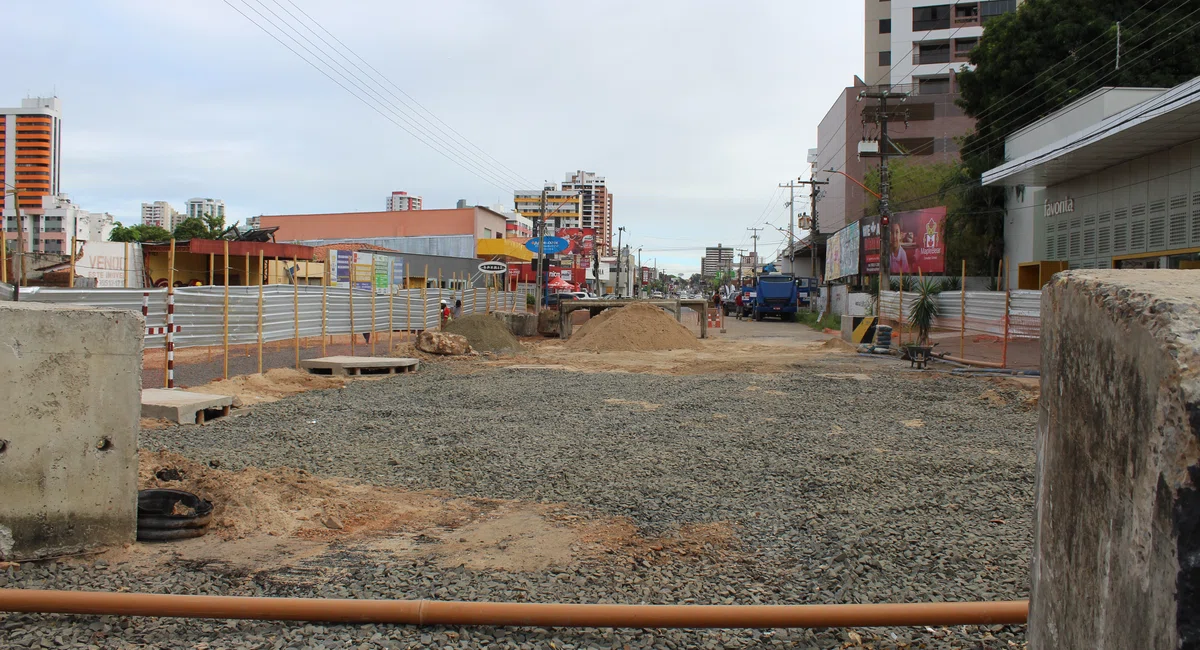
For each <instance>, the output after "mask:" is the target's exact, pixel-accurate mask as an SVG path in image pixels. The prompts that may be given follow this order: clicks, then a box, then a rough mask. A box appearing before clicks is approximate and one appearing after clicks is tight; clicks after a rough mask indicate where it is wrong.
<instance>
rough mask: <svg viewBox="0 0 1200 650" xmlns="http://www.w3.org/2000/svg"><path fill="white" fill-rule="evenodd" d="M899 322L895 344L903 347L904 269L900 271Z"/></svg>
mask: <svg viewBox="0 0 1200 650" xmlns="http://www.w3.org/2000/svg"><path fill="white" fill-rule="evenodd" d="M899 309H900V322H899V323H897V325H899V327H898V328H897V329H899V331H900V338H899V340H898V342H897V345H899V346H900V347H904V271H903V270H901V271H900V308H899Z"/></svg>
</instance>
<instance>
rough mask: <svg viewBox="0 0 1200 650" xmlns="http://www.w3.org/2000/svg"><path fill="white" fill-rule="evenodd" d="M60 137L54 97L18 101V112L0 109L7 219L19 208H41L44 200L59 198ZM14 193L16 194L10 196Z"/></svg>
mask: <svg viewBox="0 0 1200 650" xmlns="http://www.w3.org/2000/svg"><path fill="white" fill-rule="evenodd" d="M61 136H62V104H61V102H60V100H59V99H58V98H57V97H30V98H26V99H22V100H21V107H20V108H0V146H2V147H3V149H2V150H3V152H4V168H3V170H0V172H2V175H0V181H2V182H3V183H4V188H5V195H4V209H5V214H6V215H15V211H13V212H10V210H13V208H15V207H17V206H18V205H19V206H20V207H21V208H23V209H24V208H41V207H42V197H43V196H54V195H56V194H58V192H59V185H58V183H59V167H60V161H61V153H60V146H59V144H60V143H59V140H60V139H61ZM13 189H16V190H17V192H16V194H9V193H8V192H9V191H12V190H13ZM17 196H19V197H20V200H19V201H18V199H17Z"/></svg>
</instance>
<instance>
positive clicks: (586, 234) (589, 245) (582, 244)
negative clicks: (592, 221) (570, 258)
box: [554, 228, 596, 258]
mask: <svg viewBox="0 0 1200 650" xmlns="http://www.w3.org/2000/svg"><path fill="white" fill-rule="evenodd" d="M554 234H555V235H557V236H559V237H562V238H563V239H565V240H567V241H568V242H569V243H570V246H569V247H568V248H567V249H566V250H565V251H563V252H564V253H568V254H571V255H582V256H583V257H589V258H590V257H591V256H592V251H594V250H595V249H596V229H595V228H559V229H558V230H557V231H556V232H555V233H554Z"/></svg>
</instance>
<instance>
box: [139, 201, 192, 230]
mask: <svg viewBox="0 0 1200 650" xmlns="http://www.w3.org/2000/svg"><path fill="white" fill-rule="evenodd" d="M184 216H185V215H184V214H183V213H181V212H179V211H178V210H176V209H175V208H173V207H171V204H170V203H167V202H166V201H155V202H154V203H143V204H142V223H144V224H146V225H147V226H158V227H159V228H165V229H166V230H175V226H178V225H179V224H180V222H182V221H183V219H184Z"/></svg>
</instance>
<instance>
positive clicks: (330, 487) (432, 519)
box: [138, 450, 478, 539]
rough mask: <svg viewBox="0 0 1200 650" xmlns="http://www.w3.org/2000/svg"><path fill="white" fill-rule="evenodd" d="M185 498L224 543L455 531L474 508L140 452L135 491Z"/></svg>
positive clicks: (284, 472) (291, 473) (300, 474)
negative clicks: (205, 514) (205, 513)
mask: <svg viewBox="0 0 1200 650" xmlns="http://www.w3.org/2000/svg"><path fill="white" fill-rule="evenodd" d="M146 488H169V489H173V490H186V491H188V492H192V493H194V494H198V495H200V496H201V497H202V498H204V499H208V500H209V501H211V502H212V504H213V523H212V526H211V532H212V533H215V534H216V535H218V536H220V537H222V538H225V539H237V538H241V537H246V536H249V535H263V534H266V535H276V536H289V535H295V536H298V537H304V538H308V539H329V538H332V537H337V536H342V535H347V534H354V533H368V532H371V531H375V530H390V529H396V528H403V527H408V526H414V525H416V526H421V525H430V524H432V525H438V526H454V525H460V524H462V523H465V522H467V521H469V520H470V519H471V518H473V517H474V516H475V515H476V514H477V511H478V507H476V506H473V505H471V504H470V503H469V502H467V501H458V500H450V499H445V498H442V497H438V496H435V495H431V494H426V493H421V492H404V491H401V490H394V489H389V488H381V487H375V486H369V485H361V484H356V483H352V482H349V481H340V480H336V479H320V478H316V477H314V476H312V475H311V474H309V473H307V472H305V471H304V470H297V469H289V468H286V467H284V468H276V469H269V470H263V469H258V468H246V469H243V470H241V471H238V472H231V471H226V470H222V469H219V468H213V467H210V466H209V465H203V464H200V463H197V462H194V461H192V460H190V459H188V458H185V457H184V456H181V455H179V454H176V453H172V452H168V451H159V452H153V453H152V452H149V451H146V450H139V452H138V489H146Z"/></svg>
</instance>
